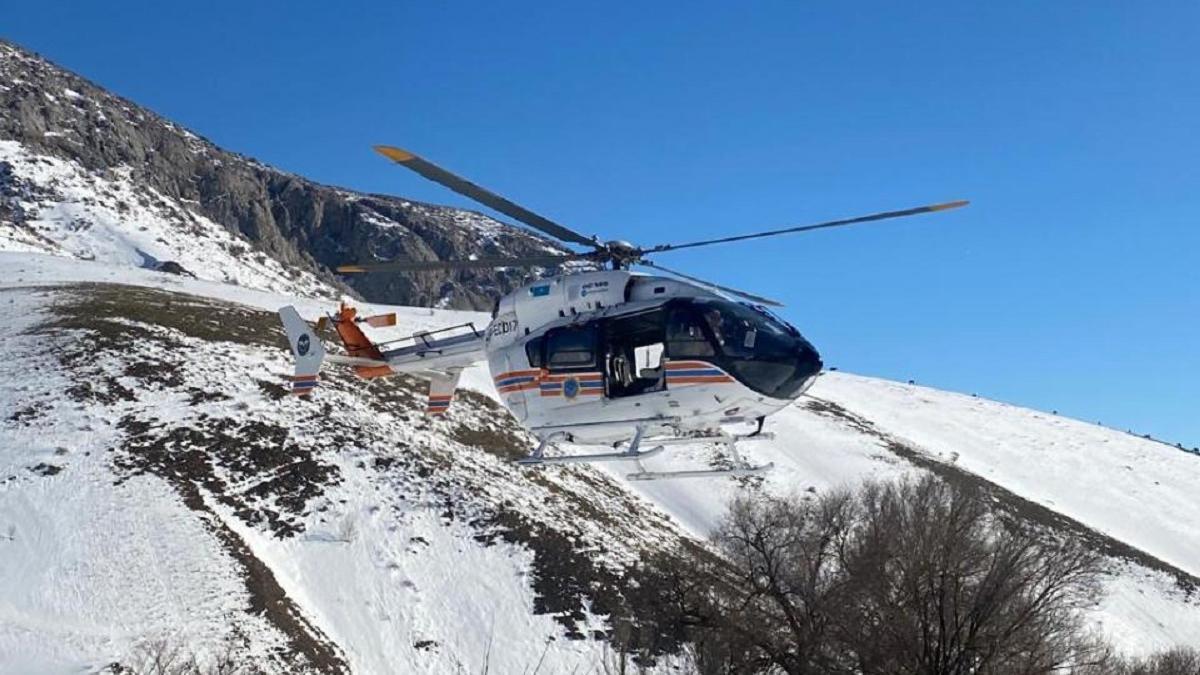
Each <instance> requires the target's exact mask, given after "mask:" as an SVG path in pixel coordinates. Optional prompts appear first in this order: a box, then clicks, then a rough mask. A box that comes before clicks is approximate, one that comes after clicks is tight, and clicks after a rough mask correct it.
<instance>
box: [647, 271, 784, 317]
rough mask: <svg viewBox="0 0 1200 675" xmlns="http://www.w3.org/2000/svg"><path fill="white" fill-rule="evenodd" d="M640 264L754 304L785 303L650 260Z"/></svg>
mask: <svg viewBox="0 0 1200 675" xmlns="http://www.w3.org/2000/svg"><path fill="white" fill-rule="evenodd" d="M638 264H639V265H645V266H646V267H653V268H654V269H656V270H662V271H664V272H666V273H667V274H673V275H675V276H677V277H682V278H684V279H687V280H688V281H694V282H696V283H698V284H700V285H701V286H707V287H709V288H715V289H717V290H718V291H724V292H725V293H728V294H730V295H736V296H738V297H739V298H745V299H746V300H750V301H752V302H757V303H758V304H760V305H770V306H771V307H783V303H782V302H779V301H778V300H772V299H770V298H764V297H763V296H761V295H755V294H753V293H747V292H746V291H739V290H738V289H736V288H730V287H728V286H722V285H720V284H714V283H713V282H711V281H705V280H704V279H698V278H696V277H693V276H689V275H687V274H684V273H683V272H676V271H675V270H672V269H667V268H666V267H663V266H662V265H659V264H658V263H655V262H651V261H649V260H642V261H640V262H639V263H638Z"/></svg>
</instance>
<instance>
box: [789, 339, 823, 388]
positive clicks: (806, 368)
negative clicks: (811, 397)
mask: <svg viewBox="0 0 1200 675" xmlns="http://www.w3.org/2000/svg"><path fill="white" fill-rule="evenodd" d="M824 366H825V364H824V363H822V362H821V355H820V354H818V353H817V350H816V349H814V348H813V347H812V346H811V345H804V346H803V347H801V348H800V349H799V353H798V354H797V355H796V371H797V372H798V373H799V375H800V376H801V377H803V378H804V384H802V385H801V386H800V390H799V391H797V392H796V396H799V395H800V394H803V393H804V392H805V391H807V390H808V388H809V387H811V386H812V385H813V383H814V382H816V381H817V376H818V375H820V374H821V368H823V367H824Z"/></svg>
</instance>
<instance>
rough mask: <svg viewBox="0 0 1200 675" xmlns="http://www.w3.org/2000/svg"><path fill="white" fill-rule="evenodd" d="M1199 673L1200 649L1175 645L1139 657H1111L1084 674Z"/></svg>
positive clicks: (1164, 674) (1155, 674) (1176, 674)
mask: <svg viewBox="0 0 1200 675" xmlns="http://www.w3.org/2000/svg"><path fill="white" fill-rule="evenodd" d="M1101 673H1103V674H1104V675H1200V650H1197V649H1196V648H1195V647H1176V648H1175V649H1170V650H1167V651H1165V652H1161V653H1159V654H1155V655H1153V656H1148V657H1145V658H1141V659H1121V658H1113V659H1110V660H1109V661H1107V662H1105V663H1104V664H1102V666H1101V667H1100V668H1097V669H1095V670H1094V671H1092V672H1088V673H1086V674H1084V675H1100V674H1101Z"/></svg>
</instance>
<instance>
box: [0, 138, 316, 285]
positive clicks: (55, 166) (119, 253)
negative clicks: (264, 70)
mask: <svg viewBox="0 0 1200 675" xmlns="http://www.w3.org/2000/svg"><path fill="white" fill-rule="evenodd" d="M46 133H47V134H48V135H49V134H57V133H58V132H54V131H50V132H46ZM0 162H6V163H8V164H9V165H10V166H11V167H12V173H13V176H14V177H15V179H16V183H17V185H18V186H24V187H25V188H26V194H24V195H21V196H19V197H18V198H17V199H18V205H19V206H20V208H21V209H22V210H23V211H25V212H26V213H27V214H28V219H27V221H26V222H25V223H24V225H23V226H19V225H18V224H16V223H5V222H0V251H3V250H10V251H39V252H43V253H51V254H55V255H64V256H70V257H74V258H79V259H83V260H96V261H100V262H106V263H112V264H118V265H127V266H131V267H153V266H154V265H155V264H157V263H159V262H165V261H175V262H178V263H180V264H181V265H183V267H184V268H185V269H187V270H188V271H189V272H191V273H192V274H195V275H196V276H197V277H200V278H201V279H207V280H211V281H221V282H226V283H233V284H238V285H241V286H247V287H250V288H261V289H265V290H272V291H277V292H280V293H288V294H292V295H302V296H310V295H319V294H322V293H325V292H327V287H326V286H325V285H324V284H323V283H322V282H320V281H319V280H318V279H316V278H315V277H314V276H312V275H311V274H309V273H307V272H300V273H295V272H292V271H290V270H286V269H284V267H283V265H281V264H280V263H279V262H278V261H276V260H274V259H273V258H271V257H269V256H267V255H265V254H262V253H259V252H257V251H256V250H255V249H254V247H253V244H252V243H251V242H250V241H249V240H247V239H245V238H243V237H241V236H240V235H237V234H234V233H232V232H230V231H228V230H226V229H225V228H224V227H222V226H220V225H219V224H217V223H215V222H213V221H212V220H210V219H208V218H206V217H205V216H203V215H202V214H200V213H197V212H195V211H193V210H190V207H189V205H188V204H186V203H185V202H184V200H178V201H177V200H172V199H169V198H167V197H165V196H163V195H161V194H159V193H158V192H156V191H155V190H153V189H151V188H149V187H146V186H143V185H140V184H139V183H138V182H136V181H135V180H133V179H132V178H131V169H130V168H129V167H115V168H113V169H110V170H109V171H107V172H89V171H87V170H85V169H84V168H83V167H82V166H80V165H79V164H77V163H75V162H72V161H68V160H64V159H59V158H57V157H52V156H49V155H41V154H37V153H34V152H31V151H29V150H28V149H26V148H25V147H24V146H23V145H21V144H20V143H18V142H16V141H11V140H0Z"/></svg>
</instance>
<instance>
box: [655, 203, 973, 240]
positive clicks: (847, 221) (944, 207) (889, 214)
mask: <svg viewBox="0 0 1200 675" xmlns="http://www.w3.org/2000/svg"><path fill="white" fill-rule="evenodd" d="M967 204H970V202H968V201H966V200H960V201H955V202H946V203H945V204H931V205H929V206H918V207H916V208H912V209H903V210H901V211H884V212H883V213H872V214H871V215H869V216H859V217H857V218H844V219H841V220H830V221H828V222H824V223H817V224H816V225H801V226H799V227H787V228H784V229H782V230H771V231H769V232H758V233H756V234H741V235H737V236H733V237H722V238H720V239H708V240H706V241H693V242H689V243H686V244H662V245H659V246H655V247H653V248H649V249H646V253H662V252H664V251H675V250H678V249H681V248H695V247H697V246H708V245H710V244H725V243H728V242H731V241H742V240H743V239H758V238H760V237H774V236H776V235H780V234H791V233H793V232H808V231H810V230H823V229H825V228H827V227H842V226H843V225H854V224H856V223H867V222H871V221H874V220H887V219H889V218H903V217H904V216H915V215H917V214H920V213H933V212H935V211H948V210H950V209H957V208H959V207H962V206H966V205H967Z"/></svg>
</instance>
